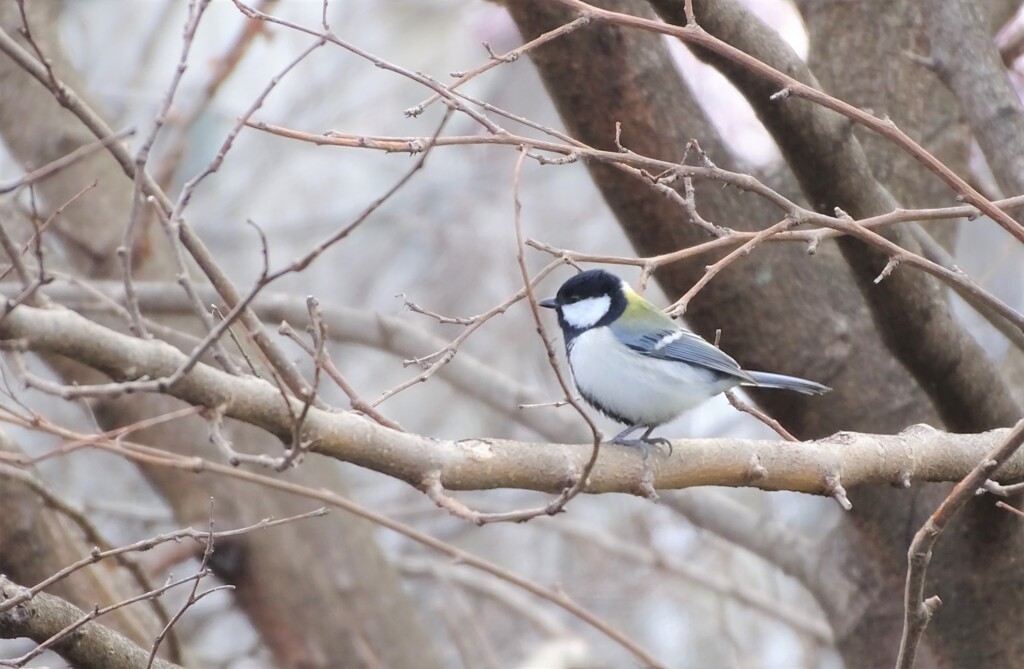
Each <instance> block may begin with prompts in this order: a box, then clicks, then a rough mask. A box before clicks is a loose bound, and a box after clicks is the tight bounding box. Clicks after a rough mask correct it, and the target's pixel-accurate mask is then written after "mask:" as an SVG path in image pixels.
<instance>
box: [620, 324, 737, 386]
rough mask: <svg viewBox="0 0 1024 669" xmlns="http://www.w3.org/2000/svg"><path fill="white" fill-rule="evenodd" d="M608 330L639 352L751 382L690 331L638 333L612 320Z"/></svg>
mask: <svg viewBox="0 0 1024 669" xmlns="http://www.w3.org/2000/svg"><path fill="white" fill-rule="evenodd" d="M611 330H612V333H613V334H614V335H615V338H616V339H618V340H619V341H620V342H622V343H623V344H625V345H626V346H628V347H629V348H631V349H632V350H634V351H636V352H637V353H640V354H641V355H646V356H648V357H651V358H659V359H662V360H675V361H677V362H684V363H687V364H690V365H698V366H700V367H706V368H707V369H710V370H713V371H716V372H719V373H721V374H725V375H727V376H734V377H736V378H738V379H742V380H744V381H750V382H752V381H753V379H751V378H750V375H749V374H747V373H746V372H744V371H743V370H742V369H740V366H739V363H737V362H736V361H735V360H733V359H732V358H730V357H729V356H728V355H726V354H725V353H722V351H721V349H718V348H715V347H714V346H713V345H711V344H710V343H709V342H707V341H705V340H704V339H703V338H701V337H700V336H699V335H697V334H694V333H693V332H690V331H689V330H683V329H682V328H671V329H665V330H658V331H656V332H648V333H646V334H643V335H639V334H637V333H635V332H630V331H629V330H628V329H624V328H621V327H620V328H616V327H615V324H614V323H613V324H612V326H611Z"/></svg>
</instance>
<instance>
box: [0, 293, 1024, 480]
mask: <svg viewBox="0 0 1024 669" xmlns="http://www.w3.org/2000/svg"><path fill="white" fill-rule="evenodd" d="M0 338H2V339H6V340H16V341H9V342H7V346H8V347H18V348H22V349H24V350H29V351H34V352H37V353H50V354H58V355H63V356H66V357H69V358H72V359H74V360H77V361H79V362H81V363H83V364H85V365H88V366H90V367H93V368H94V369H97V370H99V371H102V372H103V373H105V374H107V375H108V376H110V377H111V378H112V379H114V380H115V381H119V382H121V381H128V380H137V379H140V378H145V377H148V378H160V377H163V376H166V375H168V374H170V373H172V372H173V371H174V370H175V369H177V368H178V367H179V366H180V365H181V364H182V362H183V361H184V360H185V355H184V354H183V353H181V352H180V351H178V350H177V349H176V348H174V347H172V346H170V345H169V344H166V343H164V342H162V341H159V340H143V339H136V338H133V337H130V336H127V335H122V334H120V333H118V332H114V331H113V330H109V329H107V328H104V327H102V326H100V325H98V324H96V323H93V322H92V321H89V320H88V319H86V318H84V317H82V316H80V315H78V314H76V313H74V312H72V311H68V310H65V309H62V308H53V309H40V308H35V307H29V306H26V305H21V306H18V307H17V308H16V309H14V310H13V311H11V312H10V313H8V314H7V315H6V316H5V317H4V318H3V320H0ZM167 394H169V395H172V396H174V397H177V398H179V399H181V400H183V401H185V402H188V403H190V404H193V405H199V406H206V407H217V408H219V409H220V410H222V411H223V412H224V415H226V416H229V417H231V418H235V419H238V420H241V421H244V422H247V423H250V424H253V425H256V426H258V427H261V428H263V429H265V430H267V431H269V432H271V433H273V434H275V435H277V436H278V437H280V438H281V439H282V440H284V441H286V443H290V441H291V437H292V430H293V425H292V421H293V420H294V419H293V415H298V414H299V413H300V412H301V409H302V405H301V403H299V402H298V401H297V400H295V399H294V398H289V399H286V398H285V397H284V396H283V395H282V393H281V392H280V391H279V389H278V388H277V387H276V386H274V385H272V384H270V383H268V382H266V381H263V380H261V379H257V378H254V377H237V376H231V375H229V374H226V373H224V372H221V371H219V370H217V369H214V368H212V367H210V366H208V365H204V364H199V365H196V366H195V368H194V369H193V370H192V371H191V372H189V373H188V374H186V375H184V376H183V377H182V378H181V379H180V380H179V381H177V382H176V383H174V384H172V385H171V386H170V387H169V388H168V389H167ZM286 401H287V402H290V403H291V404H292V406H291V408H290V410H289V408H288V407H286V405H285V402H286ZM509 401H510V402H512V401H514V400H513V399H512V398H509ZM1005 433H1006V430H993V431H991V432H987V433H984V434H977V435H963V434H948V433H943V432H940V431H937V430H934V429H932V428H929V427H927V426H915V427H912V428H910V429H908V430H906V431H904V432H903V433H901V434H899V435H894V436H883V435H869V434H854V433H840V434H837V435H835V436H832V437H829V438H827V439H822V440H819V441H812V442H804V443H794V442H777V441H765V440H750V439H687V440H678V441H676V442H675V443H674V444H673V446H674V451H673V455H672V456H670V457H664V456H661V457H655V458H653V459H652V460H651V461H649V463H647V464H646V465H645V463H644V461H643V459H642V458H641V456H640V453H639V451H638V450H635V449H629V448H625V447H617V446H610V447H605V448H604V449H603V450H602V452H601V456H600V459H599V461H598V463H597V465H596V467H595V468H594V470H593V472H592V473H591V475H590V477H589V480H588V482H587V485H586V487H585V490H586V492H589V493H605V492H625V493H632V494H644V491H645V490H647V488H646V485H647V481H648V480H649V481H650V482H651V483H653V485H654V487H655V488H662V489H672V488H686V487H690V486H697V485H718V486H750V487H756V488H761V489H763V490H793V491H797V492H806V493H811V494H820V495H834V494H835V492H836V490H837V489H838V488H841V487H842V486H845V487H847V488H849V487H850V486H854V485H859V484H867V483H874V484H877V483H887V484H897V485H908V484H909V482H910V481H911V480H926V481H958V480H960V479H961V478H963V477H964V476H965V475H966V474H967V473H968V472H969V471H970V470H971V469H972V468H973V467H974V466H975V465H976V464H977V462H978V461H979V460H980V459H981V458H982V457H983V456H984V455H985V453H986V452H987V451H988V450H990V449H991V448H992V447H993V445H994V444H996V443H997V442H998V441H999V440H1000V439H1002V438H1004V437H1005ZM302 438H303V440H304V441H308V442H309V443H310V444H311V445H310V450H311V451H312V452H316V453H320V454H323V455H326V456H329V457H332V458H336V459H338V460H342V461H346V462H350V463H353V464H356V465H358V466H361V467H366V468H368V469H372V470H375V471H378V472H381V473H384V474H387V475H389V476H393V477H395V478H398V479H401V480H403V481H406V482H408V483H410V484H411V485H414V486H416V487H418V488H424V487H425V486H427V485H428V484H429V483H430V482H431V481H440V483H441V485H443V486H444V487H445V488H448V489H452V490H480V489H491V488H523V489H529V490H540V491H548V492H557V491H561V490H563V489H564V488H565V487H566V486H567V485H569V484H570V483H571V482H572V481H573V480H575V477H577V476H578V475H579V473H580V472H581V471H582V469H583V466H584V464H585V463H586V462H587V460H588V458H589V456H590V454H591V450H592V445H591V444H572V445H568V444H567V445H554V444H548V443H529V442H517V441H510V440H503V439H469V440H462V441H458V442H455V441H448V440H437V439H432V438H429V437H425V436H421V435H415V434H408V433H401V432H396V431H393V430H389V429H387V428H384V427H382V426H380V425H377V424H375V423H373V422H371V421H369V420H367V419H364V418H362V417H360V416H357V415H355V414H351V413H332V412H329V411H322V410H319V409H315V408H313V409H310V410H309V412H308V414H307V415H306V419H305V421H304V424H303V434H302ZM645 467H650V468H651V469H652V470H653V471H651V472H649V477H650V478H649V477H648V476H645V474H648V472H646V471H645ZM1021 478H1024V455H1019V454H1018V455H1017V456H1015V457H1014V458H1013V459H1011V460H1010V461H1009V462H1008V463H1007V465H1006V466H1005V467H1003V468H1002V469H1001V470H1000V479H999V480H1000V481H1003V482H1006V481H1014V480H1018V479H1021Z"/></svg>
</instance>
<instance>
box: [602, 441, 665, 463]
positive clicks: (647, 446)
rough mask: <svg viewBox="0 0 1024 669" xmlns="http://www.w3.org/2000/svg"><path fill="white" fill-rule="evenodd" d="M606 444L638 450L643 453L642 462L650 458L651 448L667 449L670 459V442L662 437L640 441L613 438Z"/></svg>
mask: <svg viewBox="0 0 1024 669" xmlns="http://www.w3.org/2000/svg"><path fill="white" fill-rule="evenodd" d="M607 443H609V444H616V445H619V446H628V447H629V448H639V449H640V451H641V453H643V458H644V460H646V459H647V458H648V457H650V454H651V446H656V447H658V448H659V449H660V448H662V447H666V448H668V456H669V457H672V442H671V441H669V440H668V439H665V438H664V437H646V438H644V437H642V438H640V439H622V438H620V437H615V438H614V439H612V440H611V441H609V442H607Z"/></svg>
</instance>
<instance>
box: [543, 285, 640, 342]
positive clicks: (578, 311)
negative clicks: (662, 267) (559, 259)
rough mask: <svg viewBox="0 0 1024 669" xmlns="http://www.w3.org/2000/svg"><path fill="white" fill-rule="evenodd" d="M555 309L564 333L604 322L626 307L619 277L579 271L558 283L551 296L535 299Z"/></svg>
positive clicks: (607, 322) (574, 332) (574, 334)
mask: <svg viewBox="0 0 1024 669" xmlns="http://www.w3.org/2000/svg"><path fill="white" fill-rule="evenodd" d="M537 304H539V305H540V306H542V307H547V308H548V309H555V310H556V311H557V312H558V324H559V325H560V326H562V331H563V332H564V333H565V334H566V336H567V337H575V336H576V335H578V334H579V333H581V332H584V331H586V330H589V329H590V328H595V327H601V326H602V325H608V324H609V323H611V322H612V321H614V320H615V319H616V318H618V317H619V316H621V315H622V312H623V311H625V310H626V294H625V293H624V292H623V289H622V279H620V278H619V277H617V276H615V275H614V274H611V273H609V272H606V271H604V270H603V269H592V270H587V271H586V272H581V273H579V274H577V275H576V276H574V277H572V278H571V279H569V280H568V281H566V282H565V283H563V284H562V287H561V288H559V289H558V294H557V295H555V297H551V298H548V299H546V300H541V301H540V302H538V303H537Z"/></svg>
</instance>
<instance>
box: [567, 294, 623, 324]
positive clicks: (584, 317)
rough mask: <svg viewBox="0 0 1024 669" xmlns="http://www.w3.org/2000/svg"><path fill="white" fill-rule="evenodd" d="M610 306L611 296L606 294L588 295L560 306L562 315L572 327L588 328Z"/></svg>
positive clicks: (601, 316)
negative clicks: (583, 298)
mask: <svg viewBox="0 0 1024 669" xmlns="http://www.w3.org/2000/svg"><path fill="white" fill-rule="evenodd" d="M611 306H612V298H611V297H609V296H608V295H601V296H599V297H588V298H587V299H585V300H580V301H579V302H573V303H572V304H566V305H563V306H562V317H563V318H565V322H566V323H568V324H569V325H571V326H573V327H574V328H589V327H590V326H592V325H593V324H594V323H596V322H598V321H599V320H601V319H602V318H604V315H605V314H607V313H608V309H609V308H610V307H611Z"/></svg>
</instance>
